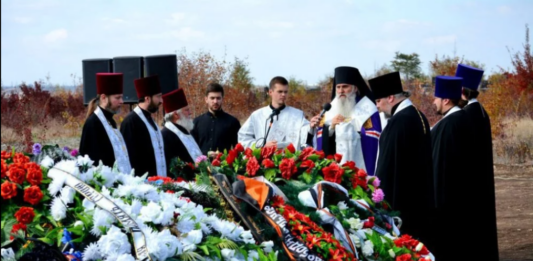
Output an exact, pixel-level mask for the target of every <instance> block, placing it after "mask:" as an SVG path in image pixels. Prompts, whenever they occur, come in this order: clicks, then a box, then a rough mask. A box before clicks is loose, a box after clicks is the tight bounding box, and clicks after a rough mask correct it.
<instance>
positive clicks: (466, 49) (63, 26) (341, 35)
mask: <svg viewBox="0 0 533 261" xmlns="http://www.w3.org/2000/svg"><path fill="white" fill-rule="evenodd" d="M1 9H2V11H1V14H2V17H1V36H2V37H1V59H2V60H1V62H2V70H1V80H2V85H4V86H5V85H14V84H19V83H21V82H22V81H25V82H33V81H35V80H39V79H45V78H46V76H47V75H49V76H50V82H51V83H53V84H60V85H72V83H73V80H72V77H71V74H75V75H76V76H77V77H81V76H82V70H81V60H83V59H88V58H112V57H116V56H129V55H138V56H146V55H157V54H172V53H176V52H181V51H183V49H184V48H185V50H186V51H187V52H188V53H189V52H196V51H200V50H202V51H207V52H210V53H211V54H213V55H215V56H216V57H217V58H218V59H223V58H224V57H226V59H227V60H228V61H232V60H233V57H235V56H237V57H239V58H246V61H247V62H248V64H249V68H250V71H251V74H252V76H253V77H254V83H255V84H260V85H264V84H267V83H268V81H269V80H270V79H271V78H272V77H273V76H277V75H282V76H286V77H289V76H294V77H296V78H298V79H301V80H303V81H305V82H306V83H307V84H309V85H313V84H316V83H317V82H318V81H319V80H322V79H323V78H324V77H325V76H326V75H328V74H332V73H333V69H334V68H335V67H337V66H342V65H349V66H354V67H357V68H359V69H360V70H361V71H362V73H363V74H365V75H370V74H372V73H373V72H374V71H375V70H376V68H379V67H381V65H383V64H385V63H389V62H390V61H391V60H392V58H393V56H394V52H396V51H400V52H403V53H412V52H416V53H418V54H419V55H420V57H421V60H422V62H423V63H422V69H423V70H424V71H425V72H427V71H428V68H429V61H430V60H432V59H434V58H435V55H437V54H438V55H439V56H441V55H453V53H454V49H455V50H456V53H457V55H459V56H464V57H465V58H466V59H469V60H474V61H478V62H481V63H483V64H484V65H485V68H486V71H487V72H486V73H487V74H490V73H492V72H495V71H498V70H499V67H498V66H501V67H504V68H510V67H511V62H510V58H509V52H508V51H507V48H506V47H509V48H511V49H512V50H513V49H514V50H515V51H520V50H522V44H523V42H524V39H525V24H526V23H527V24H529V25H530V27H533V15H531V13H533V1H530V0H522V1H490V0H487V1H452V0H449V1H405V0H404V1H392V0H391V1H387V0H380V1H356V0H338V1H337V0H328V1H326V0H322V1H318V0H316V1H315V0H307V1H303V0H285V1H280V0H240V1H237V0H235V1H232V0H226V1H214V0H213V1H201V0H195V1H192V0H191V1H187V0H183V1H182V0H168V1H166V0H153V1H133V0H128V1H126V0H112V1H111V0H94V1H73V0H31V1H29V0H5V1H4V0H2V1H1Z"/></svg>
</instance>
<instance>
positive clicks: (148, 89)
mask: <svg viewBox="0 0 533 261" xmlns="http://www.w3.org/2000/svg"><path fill="white" fill-rule="evenodd" d="M133 83H134V84H135V90H136V91H137V97H139V99H142V98H143V97H146V96H153V95H156V94H159V93H161V84H160V83H159V76H157V75H153V76H148V77H145V78H140V79H136V80H134V81H133Z"/></svg>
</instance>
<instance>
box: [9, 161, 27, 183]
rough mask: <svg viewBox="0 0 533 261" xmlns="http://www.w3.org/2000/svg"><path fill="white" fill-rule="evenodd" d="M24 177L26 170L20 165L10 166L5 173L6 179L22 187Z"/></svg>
mask: <svg viewBox="0 0 533 261" xmlns="http://www.w3.org/2000/svg"><path fill="white" fill-rule="evenodd" d="M25 176H26V170H25V169H24V165H22V164H11V165H9V169H8V171H7V177H9V180H11V181H12V182H14V183H17V184H20V185H22V183H24V179H25Z"/></svg>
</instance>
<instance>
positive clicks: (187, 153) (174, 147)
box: [161, 88, 202, 168]
mask: <svg viewBox="0 0 533 261" xmlns="http://www.w3.org/2000/svg"><path fill="white" fill-rule="evenodd" d="M163 107H164V108H165V127H164V128H163V130H162V131H161V132H162V134H163V140H164V141H165V158H166V159H167V162H168V164H167V165H168V167H169V168H170V165H171V164H170V163H171V161H172V160H174V159H176V158H179V159H180V160H182V161H184V162H188V163H193V164H194V163H195V161H196V159H197V158H198V157H199V156H202V152H201V151H200V148H199V147H198V144H197V143H196V141H195V140H194V137H193V136H192V135H191V130H192V129H193V127H194V124H193V120H192V113H191V111H190V109H189V104H188V103H187V98H186V97H185V92H184V91H183V89H181V88H180V89H177V90H175V91H172V92H169V93H167V94H165V95H163Z"/></svg>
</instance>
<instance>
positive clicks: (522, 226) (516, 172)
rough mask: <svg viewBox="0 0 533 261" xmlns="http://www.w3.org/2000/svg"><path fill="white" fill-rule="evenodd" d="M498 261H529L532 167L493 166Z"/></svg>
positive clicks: (532, 245)
mask: <svg viewBox="0 0 533 261" xmlns="http://www.w3.org/2000/svg"><path fill="white" fill-rule="evenodd" d="M494 178H495V185H496V210H497V212H496V213H497V218H498V244H499V250H500V260H505V261H526V260H527V261H532V260H533V165H531V164H528V165H516V166H508V165H495V172H494Z"/></svg>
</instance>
